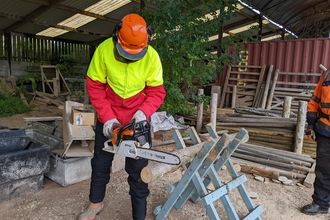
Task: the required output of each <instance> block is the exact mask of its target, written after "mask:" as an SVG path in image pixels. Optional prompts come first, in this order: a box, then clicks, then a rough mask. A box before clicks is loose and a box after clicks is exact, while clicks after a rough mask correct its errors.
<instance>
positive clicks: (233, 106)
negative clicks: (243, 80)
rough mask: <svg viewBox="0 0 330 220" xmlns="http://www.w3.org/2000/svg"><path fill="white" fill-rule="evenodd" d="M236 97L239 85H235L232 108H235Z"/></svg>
mask: <svg viewBox="0 0 330 220" xmlns="http://www.w3.org/2000/svg"><path fill="white" fill-rule="evenodd" d="M236 97H237V86H233V94H232V96H231V108H235V107H236V106H235V105H236Z"/></svg>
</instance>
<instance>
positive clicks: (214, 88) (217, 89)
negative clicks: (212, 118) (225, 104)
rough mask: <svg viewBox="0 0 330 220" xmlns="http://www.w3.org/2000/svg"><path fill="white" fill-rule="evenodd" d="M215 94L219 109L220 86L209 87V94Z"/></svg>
mask: <svg viewBox="0 0 330 220" xmlns="http://www.w3.org/2000/svg"><path fill="white" fill-rule="evenodd" d="M212 93H217V94H218V100H217V103H218V105H217V108H220V98H221V86H212V87H211V94H212Z"/></svg>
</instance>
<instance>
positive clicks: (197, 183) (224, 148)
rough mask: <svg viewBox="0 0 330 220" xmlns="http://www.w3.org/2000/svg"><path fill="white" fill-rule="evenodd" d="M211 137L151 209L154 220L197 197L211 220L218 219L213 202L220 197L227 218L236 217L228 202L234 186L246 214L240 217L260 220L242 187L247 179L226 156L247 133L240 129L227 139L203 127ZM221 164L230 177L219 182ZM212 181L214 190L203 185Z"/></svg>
mask: <svg viewBox="0 0 330 220" xmlns="http://www.w3.org/2000/svg"><path fill="white" fill-rule="evenodd" d="M206 128H207V130H208V132H209V134H210V136H211V137H212V140H211V141H210V142H207V143H205V144H204V145H203V147H202V148H201V150H200V151H199V153H198V154H197V156H196V157H195V158H194V159H193V161H192V162H191V163H190V164H189V165H188V167H187V170H186V172H185V173H184V175H183V176H182V178H181V180H180V181H179V182H177V183H176V184H173V185H172V186H171V187H169V191H170V196H169V198H168V199H167V201H166V202H165V203H164V204H163V205H160V206H158V207H156V208H155V210H154V214H155V215H156V220H163V219H165V218H166V216H167V214H168V213H169V212H170V210H171V209H172V208H173V206H174V207H176V208H177V209H180V208H182V207H183V205H184V204H185V203H186V201H187V200H188V199H189V198H191V200H192V201H193V202H196V200H197V199H198V198H200V199H201V201H202V204H203V206H204V207H205V209H206V213H207V215H208V216H209V218H210V219H211V220H215V219H220V217H219V215H218V213H217V210H216V209H215V206H214V205H213V202H215V201H216V200H218V199H220V201H221V202H222V204H223V206H224V207H225V210H226V213H227V215H228V217H229V219H231V220H232V219H235V220H238V219H240V218H239V216H238V214H237V212H236V210H235V208H234V206H233V204H232V203H231V201H230V199H229V196H228V193H229V192H230V191H231V190H233V189H235V188H237V189H238V191H239V193H240V195H241V197H242V199H243V201H244V203H245V205H246V207H247V209H248V211H249V213H248V214H247V215H246V216H244V217H243V218H241V219H244V220H248V219H258V220H261V218H260V214H261V213H262V212H263V209H262V207H261V206H256V207H255V206H254V204H253V202H252V200H251V198H250V196H249V194H248V192H247V190H246V188H245V186H244V182H245V181H246V180H247V178H246V176H245V175H238V173H237V171H236V170H235V168H234V165H233V163H232V162H231V160H230V156H231V155H232V153H233V152H234V151H235V150H236V149H237V147H238V146H239V144H240V143H241V142H242V141H243V140H244V139H246V138H247V137H248V132H247V131H246V130H245V129H244V128H242V129H241V130H240V131H239V132H238V133H237V134H236V136H235V137H234V138H230V136H229V135H228V134H226V133H225V134H223V135H222V136H221V137H219V136H218V135H217V133H216V132H215V131H214V130H213V129H212V127H211V126H206ZM223 165H226V166H227V169H228V172H229V173H230V175H231V177H232V179H233V180H232V181H230V182H229V183H227V184H222V182H221V180H220V178H219V175H218V171H219V170H220V169H221V167H222V166H223ZM210 183H212V184H213V186H214V188H215V190H214V191H212V192H208V190H207V186H208V185H209V184H210Z"/></svg>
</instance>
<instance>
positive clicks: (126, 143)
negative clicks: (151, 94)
mask: <svg viewBox="0 0 330 220" xmlns="http://www.w3.org/2000/svg"><path fill="white" fill-rule="evenodd" d="M110 142H111V144H110V145H109V143H110ZM150 148H151V134H150V124H149V122H148V121H146V120H145V121H141V122H138V123H130V124H127V125H125V126H123V127H121V128H118V127H117V128H115V129H114V131H113V137H112V139H109V140H107V141H106V142H104V148H103V150H104V151H107V152H110V153H114V154H118V155H122V156H125V157H130V158H135V159H139V158H144V159H149V160H154V161H158V162H162V163H167V164H173V165H178V164H180V163H181V161H180V158H179V157H178V156H177V155H174V154H171V153H167V152H162V151H157V150H152V149H150Z"/></svg>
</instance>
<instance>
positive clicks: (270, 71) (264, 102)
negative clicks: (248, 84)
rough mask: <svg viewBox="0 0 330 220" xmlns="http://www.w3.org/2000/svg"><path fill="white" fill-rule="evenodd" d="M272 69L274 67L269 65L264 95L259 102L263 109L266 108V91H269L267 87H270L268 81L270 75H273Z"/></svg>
mask: <svg viewBox="0 0 330 220" xmlns="http://www.w3.org/2000/svg"><path fill="white" fill-rule="evenodd" d="M273 68H274V65H270V66H269V69H268V75H267V79H266V84H265V89H264V94H263V96H262V101H261V106H260V107H261V108H263V109H264V108H265V107H266V101H267V97H268V91H269V86H270V80H271V77H272V73H273Z"/></svg>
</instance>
